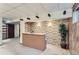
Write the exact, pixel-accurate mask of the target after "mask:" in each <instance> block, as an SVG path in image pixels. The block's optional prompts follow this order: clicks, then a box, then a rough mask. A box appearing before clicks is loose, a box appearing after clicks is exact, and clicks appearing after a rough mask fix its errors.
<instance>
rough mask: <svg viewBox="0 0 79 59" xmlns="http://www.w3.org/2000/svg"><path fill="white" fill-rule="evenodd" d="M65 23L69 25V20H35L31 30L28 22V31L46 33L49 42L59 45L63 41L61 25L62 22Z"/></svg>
mask: <svg viewBox="0 0 79 59" xmlns="http://www.w3.org/2000/svg"><path fill="white" fill-rule="evenodd" d="M62 22H63V23H65V24H66V25H67V26H68V21H62V20H53V21H43V22H35V23H32V24H30V26H31V27H30V28H31V30H30V31H29V29H30V28H29V24H26V29H27V28H28V31H27V32H32V31H33V32H35V33H46V37H47V43H50V44H53V45H56V46H59V45H60V41H61V36H60V33H59V25H60V24H61V23H62Z"/></svg>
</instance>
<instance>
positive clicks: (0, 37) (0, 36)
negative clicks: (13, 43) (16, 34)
mask: <svg viewBox="0 0 79 59" xmlns="http://www.w3.org/2000/svg"><path fill="white" fill-rule="evenodd" d="M0 44H2V18H0Z"/></svg>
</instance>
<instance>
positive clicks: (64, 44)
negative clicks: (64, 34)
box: [60, 41, 67, 49]
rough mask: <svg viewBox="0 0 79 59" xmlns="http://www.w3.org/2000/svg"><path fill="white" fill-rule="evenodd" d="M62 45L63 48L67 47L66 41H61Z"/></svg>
mask: <svg viewBox="0 0 79 59" xmlns="http://www.w3.org/2000/svg"><path fill="white" fill-rule="evenodd" d="M60 45H61V48H63V49H66V47H67V44H66V42H65V41H61V44H60Z"/></svg>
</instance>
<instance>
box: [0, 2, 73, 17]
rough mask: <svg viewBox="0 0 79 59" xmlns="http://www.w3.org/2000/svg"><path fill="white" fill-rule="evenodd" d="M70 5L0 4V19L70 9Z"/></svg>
mask: <svg viewBox="0 0 79 59" xmlns="http://www.w3.org/2000/svg"><path fill="white" fill-rule="evenodd" d="M72 6H73V4H72V3H0V17H9V18H21V17H30V16H31V17H34V16H36V15H41V14H47V13H51V12H56V11H61V10H67V9H72Z"/></svg>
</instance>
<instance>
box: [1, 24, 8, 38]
mask: <svg viewBox="0 0 79 59" xmlns="http://www.w3.org/2000/svg"><path fill="white" fill-rule="evenodd" d="M7 31H8V26H7V25H6V24H3V25H2V38H3V39H7V37H8V35H7V34H8V32H7Z"/></svg>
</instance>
